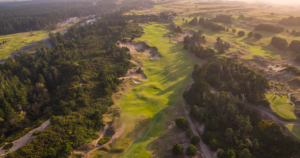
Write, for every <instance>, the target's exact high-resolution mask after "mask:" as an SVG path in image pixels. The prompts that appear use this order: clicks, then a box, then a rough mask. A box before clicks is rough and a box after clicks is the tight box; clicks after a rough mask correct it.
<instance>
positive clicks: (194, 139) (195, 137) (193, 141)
mask: <svg viewBox="0 0 300 158" xmlns="http://www.w3.org/2000/svg"><path fill="white" fill-rule="evenodd" d="M191 142H192V143H193V144H197V143H199V142H200V138H199V137H198V136H193V137H192V139H191Z"/></svg>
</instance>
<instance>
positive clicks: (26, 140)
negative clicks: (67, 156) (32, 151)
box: [0, 116, 62, 156]
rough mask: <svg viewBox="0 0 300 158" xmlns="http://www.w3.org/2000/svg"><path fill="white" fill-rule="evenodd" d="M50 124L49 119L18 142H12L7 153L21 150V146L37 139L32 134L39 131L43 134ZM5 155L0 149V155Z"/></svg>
mask: <svg viewBox="0 0 300 158" xmlns="http://www.w3.org/2000/svg"><path fill="white" fill-rule="evenodd" d="M58 117H59V118H62V116H58ZM50 124H51V122H50V119H48V120H47V121H45V122H44V123H42V124H41V125H40V126H39V127H37V128H35V129H33V130H31V131H29V132H28V133H27V134H26V135H24V136H23V137H21V138H20V139H18V140H15V141H13V142H12V143H13V144H14V146H13V147H12V148H10V149H9V151H8V153H11V152H14V151H16V150H18V149H19V148H21V147H22V146H24V145H26V144H27V143H29V142H30V140H32V139H35V138H37V136H33V135H32V134H33V133H34V132H35V131H40V132H43V131H44V130H45V129H46V128H47V127H48V126H49V125H50ZM5 154H7V153H5V150H4V149H2V148H0V155H1V156H2V155H5Z"/></svg>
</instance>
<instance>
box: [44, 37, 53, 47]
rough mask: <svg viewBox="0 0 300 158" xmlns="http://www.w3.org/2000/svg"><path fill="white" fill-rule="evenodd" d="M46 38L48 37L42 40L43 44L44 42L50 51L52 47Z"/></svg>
mask: <svg viewBox="0 0 300 158" xmlns="http://www.w3.org/2000/svg"><path fill="white" fill-rule="evenodd" d="M48 38H49V37H47V38H45V39H44V42H45V44H46V45H47V47H48V48H49V49H51V48H52V46H51V43H50V42H49V41H48Z"/></svg>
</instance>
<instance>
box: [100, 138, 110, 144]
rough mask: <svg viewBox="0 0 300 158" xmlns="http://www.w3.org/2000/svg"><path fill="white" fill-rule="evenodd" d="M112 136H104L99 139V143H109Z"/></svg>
mask: <svg viewBox="0 0 300 158" xmlns="http://www.w3.org/2000/svg"><path fill="white" fill-rule="evenodd" d="M110 139H111V138H110V137H103V138H101V139H100V140H99V141H98V144H99V145H102V144H105V143H107V142H108V141H110Z"/></svg>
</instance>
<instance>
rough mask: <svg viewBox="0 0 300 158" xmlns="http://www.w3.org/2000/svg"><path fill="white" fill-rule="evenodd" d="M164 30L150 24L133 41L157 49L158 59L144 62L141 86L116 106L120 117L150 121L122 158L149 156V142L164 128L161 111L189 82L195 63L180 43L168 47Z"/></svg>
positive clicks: (174, 100) (125, 96)
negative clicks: (141, 42) (140, 118)
mask: <svg viewBox="0 0 300 158" xmlns="http://www.w3.org/2000/svg"><path fill="white" fill-rule="evenodd" d="M166 27H167V26H166V25H162V24H156V23H152V24H150V25H147V26H145V27H144V32H145V34H144V35H143V36H142V37H141V38H138V39H136V41H146V42H147V44H148V45H150V46H152V47H157V48H158V51H159V52H160V53H161V55H162V58H160V59H155V60H150V59H146V60H145V61H144V68H145V72H144V73H145V74H146V76H147V79H146V80H144V81H143V82H142V84H140V85H136V86H135V87H134V88H133V89H132V91H131V92H130V93H129V94H127V95H124V96H123V97H122V98H121V100H120V103H119V105H120V107H121V110H122V115H123V116H124V117H132V118H134V117H136V116H138V115H144V117H146V118H151V121H150V123H149V124H148V125H147V127H146V128H145V129H144V130H143V131H142V133H141V134H140V135H139V136H138V138H137V139H136V140H135V141H134V142H133V143H132V144H131V145H130V147H129V148H128V149H127V150H126V152H125V153H124V154H123V155H122V157H124V158H131V157H149V150H150V149H149V148H150V147H149V146H151V145H150V144H151V142H152V141H153V140H154V139H155V138H157V137H158V136H159V135H160V134H161V133H162V132H163V131H164V129H165V125H164V119H165V118H164V117H165V113H164V110H165V108H167V107H169V106H172V105H174V104H175V102H176V100H177V98H178V97H181V94H182V91H183V90H184V88H185V87H186V86H187V85H188V84H189V83H190V81H191V73H192V71H193V66H194V64H195V63H196V62H195V61H192V60H191V57H190V55H189V54H188V52H187V51H186V50H184V49H183V44H182V43H174V44H169V38H167V37H164V35H165V34H166V33H168V31H169V30H167V28H166ZM198 64H201V63H198ZM125 124H126V123H125ZM127 124H130V123H129V122H127Z"/></svg>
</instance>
